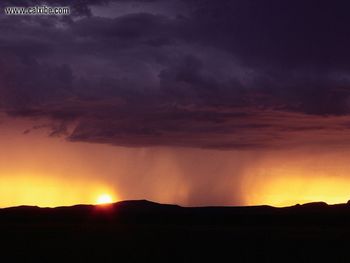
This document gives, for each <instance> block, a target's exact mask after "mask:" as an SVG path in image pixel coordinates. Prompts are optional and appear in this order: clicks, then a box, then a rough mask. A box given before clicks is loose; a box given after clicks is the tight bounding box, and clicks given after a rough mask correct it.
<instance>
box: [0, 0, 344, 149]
mask: <svg viewBox="0 0 350 263" xmlns="http://www.w3.org/2000/svg"><path fill="white" fill-rule="evenodd" d="M117 2H118V3H119V5H118V6H117V7H118V8H121V7H122V6H123V4H124V3H125V4H126V3H130V2H135V3H137V6H138V7H137V8H135V12H132V6H131V11H130V10H128V12H127V14H123V13H122V12H119V13H118V15H116V16H115V17H110V14H109V16H103V13H102V15H101V14H100V15H99V16H94V15H93V9H94V7H96V6H98V5H104V6H110V7H111V8H112V7H113V3H117ZM173 2H176V1H173ZM177 2H178V3H181V4H182V5H179V6H181V8H179V9H177V10H176V12H175V11H174V15H169V14H171V12H172V10H167V12H165V11H164V8H165V7H162V8H163V9H159V8H157V7H158V6H159V5H160V4H161V3H164V2H161V1H92V0H91V1H75V2H74V3H73V4H72V3H71V1H69V2H68V1H45V3H47V4H51V5H55V4H57V3H59V4H60V5H61V6H63V5H71V6H72V8H73V9H74V10H75V12H74V13H73V16H71V17H69V18H67V17H39V16H36V17H10V16H8V17H6V16H4V15H2V16H1V18H0V19H1V23H0V29H1V32H3V33H2V35H1V36H0V55H1V59H0V66H1V72H0V83H1V86H0V94H1V99H0V105H1V107H2V110H3V111H5V112H7V113H8V114H10V115H12V116H23V117H36V118H39V117H49V118H51V119H52V120H54V121H58V122H61V123H60V124H58V125H57V122H55V123H56V124H55V125H54V126H53V127H52V132H51V135H52V136H57V135H60V134H68V130H69V129H68V128H67V126H69V125H72V123H74V124H75V125H76V127H75V129H74V130H73V132H71V133H70V134H68V136H67V138H68V139H69V140H71V141H87V142H97V143H108V144H114V145H124V146H154V145H174V146H189V147H204V148H220V149H232V148H256V147H267V146H271V147H277V146H278V145H290V144H293V145H295V144H298V143H307V142H308V141H310V138H308V137H307V136H305V134H304V133H306V134H315V136H314V138H315V139H317V138H323V137H322V136H323V135H322V132H323V131H325V130H326V131H327V132H328V133H329V134H331V135H330V136H332V134H333V133H334V132H336V131H338V130H347V129H348V128H347V126H346V125H345V124H344V120H343V119H342V118H343V117H344V118H346V117H347V115H348V114H349V91H350V89H349V84H350V83H349V82H350V78H349V62H348V61H349V59H350V54H349V50H348V46H349V45H350V38H348V37H347V36H348V35H349V33H350V32H349V31H350V29H349V27H348V26H347V25H348V24H349V22H350V21H349V20H350V17H349V16H348V15H347V10H348V9H349V8H348V7H349V6H348V5H349V4H348V3H347V2H345V1H333V2H332V3H331V2H330V1H277V0H269V1H264V2H262V1H253V0H248V1H238V0H237V1H234V0H232V1H226V0H223V1H220V2H219V1H194V0H190V1H177ZM9 3H10V1H7V2H2V4H1V5H8V4H9ZM16 3H17V2H16ZM33 3H36V4H37V3H41V2H40V1H18V3H17V4H18V5H25V4H27V5H33ZM146 3H147V9H145V11H142V12H140V5H141V6H142V5H143V4H146ZM11 5H15V2H14V1H11ZM113 8H116V7H113ZM128 8H129V7H128ZM141 10H142V8H141ZM159 10H162V12H160V11H159ZM119 11H120V10H119ZM305 118H306V119H307V120H308V121H307V123H305ZM283 122H284V123H283ZM306 137H307V139H306ZM311 141H313V140H311ZM331 141H332V140H331Z"/></svg>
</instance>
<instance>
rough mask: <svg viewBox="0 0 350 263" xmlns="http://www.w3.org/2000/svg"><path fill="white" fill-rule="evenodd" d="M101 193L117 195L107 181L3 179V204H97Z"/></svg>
mask: <svg viewBox="0 0 350 263" xmlns="http://www.w3.org/2000/svg"><path fill="white" fill-rule="evenodd" d="M101 193H111V194H110V195H109V196H110V197H111V196H116V194H115V193H114V192H113V190H112V189H110V187H108V186H107V185H106V184H102V183H97V182H93V181H91V182H88V181H83V180H79V179H75V180H69V179H63V178H47V177H45V176H11V177H10V176H8V177H1V178H0V207H11V206H20V205H33V206H40V207H57V206H70V205H76V204H95V203H96V196H99V195H101ZM112 193H113V194H112ZM113 199H117V198H113ZM111 200H112V199H111ZM105 201H106V200H105Z"/></svg>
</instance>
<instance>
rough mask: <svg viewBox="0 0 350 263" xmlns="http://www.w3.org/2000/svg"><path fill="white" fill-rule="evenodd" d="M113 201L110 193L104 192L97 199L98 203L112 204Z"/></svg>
mask: <svg viewBox="0 0 350 263" xmlns="http://www.w3.org/2000/svg"><path fill="white" fill-rule="evenodd" d="M112 202H113V199H112V197H111V196H110V195H108V194H102V195H100V196H99V197H98V198H97V200H96V203H97V204H99V205H102V204H110V203H112Z"/></svg>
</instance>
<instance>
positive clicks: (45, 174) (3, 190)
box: [0, 120, 350, 207]
mask: <svg viewBox="0 0 350 263" xmlns="http://www.w3.org/2000/svg"><path fill="white" fill-rule="evenodd" d="M11 122H12V123H11V125H6V123H8V121H5V122H3V123H2V124H1V131H0V135H1V136H0V144H1V146H2V153H1V155H0V207H7V206H17V205H38V206H45V207H46V206H48V207H54V206H63V205H74V204H78V203H79V204H80V203H84V204H85V203H86V204H87V203H88V204H93V203H96V202H97V199H98V197H99V196H100V195H103V194H108V195H110V196H111V197H112V200H113V201H119V200H125V199H149V200H153V201H157V202H162V203H176V204H180V205H185V206H201V205H258V204H269V205H274V206H287V205H293V204H296V203H305V202H311V201H321V200H322V201H325V202H328V203H342V202H346V201H347V200H348V199H350V191H349V189H350V177H349V172H350V166H349V164H348V160H347V158H346V156H347V155H348V152H346V151H344V150H342V149H341V148H339V149H335V150H333V151H328V150H326V149H323V148H322V147H313V148H312V149H310V148H309V149H294V150H274V151H247V150H245V151H218V150H201V149H191V148H187V149H185V148H166V147H153V148H123V147H114V146H109V145H103V144H90V143H79V142H74V143H72V142H67V141H65V139H64V138H50V137H48V136H47V134H46V131H45V130H41V129H38V130H37V131H33V132H31V133H29V134H23V130H25V128H26V127H27V126H28V125H29V123H27V122H25V121H20V120H15V121H14V120H11ZM189 175H191V176H189Z"/></svg>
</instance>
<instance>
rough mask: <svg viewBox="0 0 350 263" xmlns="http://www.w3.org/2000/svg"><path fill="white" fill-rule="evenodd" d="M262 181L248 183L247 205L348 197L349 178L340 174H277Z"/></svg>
mask: <svg viewBox="0 0 350 263" xmlns="http://www.w3.org/2000/svg"><path fill="white" fill-rule="evenodd" d="M265 180H266V181H265V182H260V183H257V184H256V185H254V184H253V185H251V192H250V194H249V195H248V197H247V198H246V203H247V204H249V205H261V204H267V205H273V206H278V207H281V206H291V205H295V204H298V203H299V204H303V203H309V202H318V201H323V202H326V203H328V204H338V203H346V202H347V201H348V200H349V199H350V179H346V178H342V177H331V176H321V177H307V176H304V177H303V176H292V177H290V176H285V177H282V176H280V177H275V178H273V177H272V178H265Z"/></svg>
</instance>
